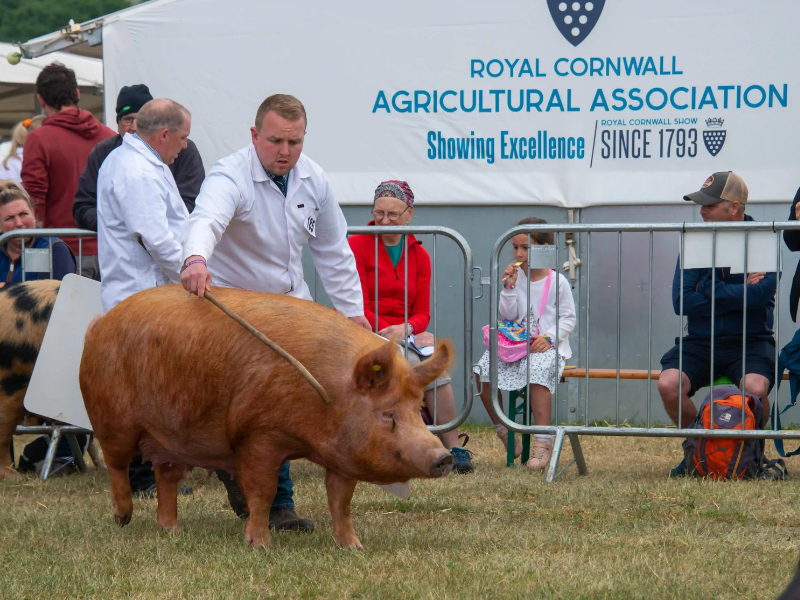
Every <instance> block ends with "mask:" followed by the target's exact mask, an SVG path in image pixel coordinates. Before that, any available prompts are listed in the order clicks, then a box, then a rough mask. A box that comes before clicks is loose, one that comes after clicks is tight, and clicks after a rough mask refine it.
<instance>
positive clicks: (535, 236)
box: [517, 217, 554, 246]
mask: <svg viewBox="0 0 800 600" xmlns="http://www.w3.org/2000/svg"><path fill="white" fill-rule="evenodd" d="M517 225H547V221H545V220H544V219H541V218H539V217H525V218H524V219H522V220H520V222H519V223H517ZM553 238H554V236H553V232H552V231H548V232H547V233H545V232H543V231H536V232H533V233H531V239H532V240H533V241H534V242H536V243H537V244H540V245H542V244H546V245H548V246H552V245H553Z"/></svg>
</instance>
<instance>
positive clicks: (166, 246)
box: [112, 170, 182, 283]
mask: <svg viewBox="0 0 800 600" xmlns="http://www.w3.org/2000/svg"><path fill="white" fill-rule="evenodd" d="M113 186H114V193H113V195H112V198H113V199H114V200H117V201H118V203H117V204H118V206H117V208H118V210H119V213H120V214H121V216H122V219H123V221H124V222H125V223H126V224H127V226H128V229H129V230H130V231H131V233H132V234H133V236H134V240H136V238H138V239H139V240H141V244H142V245H143V246H144V249H145V250H146V251H147V253H148V254H149V255H150V256H151V258H152V259H153V260H154V261H155V263H156V264H157V265H158V266H159V267H160V268H161V270H162V271H163V272H164V274H165V275H166V276H167V277H169V278H170V280H172V281H173V282H174V283H178V282H180V280H181V274H180V271H181V264H182V261H181V244H180V240H178V239H176V238H175V236H174V235H173V234H172V231H170V229H169V220H168V219H167V207H166V205H165V203H164V200H163V198H162V197H161V194H160V193H159V192H160V191H161V190H163V189H164V183H163V181H155V180H154V179H153V177H152V175H150V174H149V173H146V172H142V171H138V170H137V171H136V173H130V174H129V176H124V175H123V176H122V177H118V178H117V179H116V180H115V181H114V182H113ZM153 190H155V191H156V192H155V193H154V191H153Z"/></svg>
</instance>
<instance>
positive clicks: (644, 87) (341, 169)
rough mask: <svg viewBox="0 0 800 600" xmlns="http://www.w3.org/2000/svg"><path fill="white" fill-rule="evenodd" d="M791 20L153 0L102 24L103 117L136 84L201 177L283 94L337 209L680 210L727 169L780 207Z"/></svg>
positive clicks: (783, 6) (749, 2)
mask: <svg viewBox="0 0 800 600" xmlns="http://www.w3.org/2000/svg"><path fill="white" fill-rule="evenodd" d="M300 22H301V23H302V25H298V26H297V27H293V26H284V24H293V23H300ZM799 22H800V2H798V1H797V0H771V1H770V2H759V1H758V0H703V1H702V2H698V1H697V0H670V2H646V1H643V0H591V1H587V0H580V1H573V0H569V1H565V0H525V1H524V2H520V1H519V0H491V1H490V0H436V1H435V2H432V1H421V0H392V1H391V2H364V1H363V0H339V1H338V2H304V1H302V0H301V1H298V2H253V1H252V0H224V1H222V0H216V1H214V0H202V1H200V0H155V1H153V2H147V3H143V4H140V5H137V6H134V7H132V8H131V9H128V10H126V11H123V12H121V13H119V14H117V15H114V17H113V18H112V19H109V20H108V21H107V22H106V24H105V25H104V26H103V55H104V67H105V94H106V95H105V98H106V122H109V123H110V122H113V121H114V106H115V104H114V98H116V96H117V93H118V92H119V90H120V88H121V87H122V86H124V85H131V84H134V83H141V82H145V83H147V85H148V86H149V87H150V90H151V91H152V92H153V95H154V96H156V97H168V98H173V99H175V100H177V101H178V102H180V103H181V104H183V105H185V106H186V107H187V108H188V109H189V110H190V111H191V113H192V132H191V137H192V139H193V140H194V141H195V142H196V143H197V146H198V148H199V149H200V153H201V155H202V157H203V161H204V163H205V166H206V169H207V170H208V169H209V168H210V167H211V166H212V165H213V164H214V162H216V161H217V160H219V159H220V158H222V157H224V156H226V155H228V154H230V153H232V152H234V151H236V150H237V149H239V148H242V147H244V146H245V145H247V144H249V143H250V132H249V129H250V127H251V126H252V125H253V122H254V118H255V114H256V109H257V108H258V106H259V104H260V103H261V102H262V101H263V100H264V98H266V97H267V96H269V95H271V94H274V93H286V94H293V95H295V96H297V97H298V98H300V100H302V102H303V103H304V105H305V108H306V112H307V114H308V127H307V135H306V138H305V148H304V151H305V152H306V153H307V154H308V156H309V157H311V158H312V159H313V160H314V161H316V162H317V163H318V164H319V165H320V166H321V167H322V168H323V169H324V170H325V171H326V173H327V174H328V176H329V180H330V183H331V187H332V190H333V193H334V195H335V196H336V198H337V199H338V200H339V201H340V202H341V203H344V204H353V203H362V204H367V203H371V201H372V194H373V191H374V189H375V186H376V184H377V183H379V182H380V181H382V180H385V179H405V180H407V181H408V182H409V183H410V184H411V187H412V189H413V190H414V193H415V196H416V197H417V201H418V202H419V203H422V204H424V203H428V202H431V203H433V202H435V203H440V204H525V205H529V204H549V205H557V206H568V207H574V208H580V207H584V206H595V205H603V204H625V205H641V204H654V203H664V202H675V203H681V202H682V200H681V198H682V197H683V195H684V194H686V193H688V192H692V191H696V190H698V189H699V188H700V186H701V185H702V183H703V182H704V181H705V180H706V178H707V177H708V176H709V175H710V174H711V173H713V172H715V171H723V170H731V169H733V170H735V171H737V172H738V173H739V174H740V175H741V176H742V177H743V178H744V180H745V181H746V182H747V185H748V187H749V189H750V201H751V202H759V201H774V200H782V199H786V200H788V199H790V198H791V197H792V195H793V194H794V191H795V189H796V188H797V165H798V164H800V144H798V143H797V135H796V127H795V126H794V125H795V124H796V123H798V122H800V95H799V94H798V89H797V87H796V86H797V84H798V81H800V61H798V60H797V58H796V53H795V52H792V51H791V49H792V48H794V47H795V46H796V44H795V43H794V42H792V40H796V39H797V31H796V30H797V23H799ZM265 36H266V37H265ZM275 48H281V51H280V52H277V53H276V51H275V50H274V49H275Z"/></svg>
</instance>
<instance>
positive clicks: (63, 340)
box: [24, 275, 103, 429]
mask: <svg viewBox="0 0 800 600" xmlns="http://www.w3.org/2000/svg"><path fill="white" fill-rule="evenodd" d="M102 313H103V306H102V304H101V302H100V282H99V281H94V280H92V279H87V278H86V277H81V276H79V275H67V276H66V277H64V280H63V281H62V282H61V289H60V290H59V292H58V296H57V298H56V303H55V305H54V306H53V312H52V314H51V315H50V322H49V323H48V324H47V331H45V334H44V340H43V341H42V347H41V349H40V350H39V357H38V358H37V359H36V366H35V367H34V368H33V375H32V376H31V382H30V384H29V385H28V391H27V392H26V393H25V401H24V405H25V409H26V410H28V411H30V412H32V413H35V414H37V415H42V416H43V417H47V418H49V419H53V420H56V421H63V422H64V423H69V424H70V425H77V426H79V427H85V428H87V429H91V428H92V426H91V423H89V416H88V415H87V414H86V408H85V407H84V405H83V396H82V395H81V388H80V385H79V383H78V372H79V370H80V366H81V355H82V354H83V338H84V336H85V335H86V329H87V328H88V327H89V322H90V321H91V320H92V319H93V318H94V316H95V315H99V314H102Z"/></svg>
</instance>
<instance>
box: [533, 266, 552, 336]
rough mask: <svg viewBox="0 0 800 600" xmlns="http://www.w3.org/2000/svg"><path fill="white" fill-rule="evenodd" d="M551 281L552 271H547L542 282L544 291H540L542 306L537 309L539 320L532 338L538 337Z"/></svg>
mask: <svg viewBox="0 0 800 600" xmlns="http://www.w3.org/2000/svg"><path fill="white" fill-rule="evenodd" d="M552 279H553V270H552V269H549V270H548V271H547V280H546V281H545V282H544V290H543V291H542V305H541V307H539V318H538V319H537V321H536V331H535V332H534V333H533V337H536V336H537V335H539V323H541V322H542V315H543V314H544V309H545V307H546V306H547V297H548V296H549V295H550V282H551V280H552Z"/></svg>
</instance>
